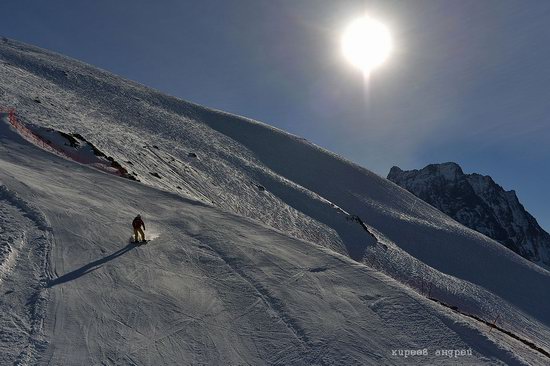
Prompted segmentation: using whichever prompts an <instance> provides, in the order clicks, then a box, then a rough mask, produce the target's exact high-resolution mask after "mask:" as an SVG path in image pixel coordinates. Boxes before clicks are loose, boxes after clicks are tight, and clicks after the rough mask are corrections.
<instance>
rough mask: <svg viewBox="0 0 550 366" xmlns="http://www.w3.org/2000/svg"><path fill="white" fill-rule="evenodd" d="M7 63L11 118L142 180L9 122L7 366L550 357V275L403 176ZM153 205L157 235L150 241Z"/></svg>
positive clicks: (5, 138) (103, 75) (11, 51)
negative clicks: (139, 242)
mask: <svg viewBox="0 0 550 366" xmlns="http://www.w3.org/2000/svg"><path fill="white" fill-rule="evenodd" d="M0 60H1V61H0V106H2V107H4V108H15V111H16V114H15V116H16V119H17V120H18V121H19V122H20V123H21V124H22V125H24V126H30V125H31V124H32V125H33V126H40V127H44V128H51V129H54V130H56V131H61V132H63V133H64V134H75V133H77V134H79V135H80V136H82V137H83V138H84V139H85V140H86V141H89V142H90V143H91V144H93V146H95V147H96V148H97V149H98V150H100V151H102V152H103V153H104V154H105V155H106V156H109V157H112V158H113V160H114V161H117V162H119V163H120V164H122V166H123V168H124V169H126V170H127V171H128V172H129V173H130V174H131V175H132V176H133V177H136V178H137V179H139V180H140V182H136V181H132V180H129V179H125V178H121V177H118V176H116V175H114V174H108V173H105V172H102V171H99V170H96V169H94V168H91V167H90V166H87V165H84V164H79V163H75V162H72V161H69V160H67V159H66V158H63V157H60V156H57V155H56V153H55V151H53V152H48V151H45V150H44V149H42V148H39V147H37V146H35V145H34V144H32V143H31V142H29V141H28V140H29V139H28V137H27V140H25V139H23V137H21V136H20V135H19V134H18V133H17V132H16V131H15V129H14V128H13V127H12V125H13V124H10V119H9V116H8V114H6V113H4V114H3V115H2V128H1V130H0V132H1V135H0V136H1V137H0V138H1V145H0V181H1V184H2V190H1V191H0V203H1V206H0V207H1V208H2V210H0V214H1V215H2V216H1V220H2V227H6V228H7V229H4V232H5V233H6V234H5V235H4V234H3V235H2V241H1V242H0V245H1V247H2V248H4V249H2V252H1V253H4V252H5V253H7V254H6V255H4V254H2V257H0V259H1V260H3V262H2V264H0V266H1V268H2V281H3V282H1V283H0V286H1V288H0V290H1V291H2V293H3V294H5V295H3V296H2V300H1V301H2V302H1V304H0V306H1V310H2V313H3V314H6V315H5V316H3V317H2V323H1V328H0V329H1V330H0V331H1V332H2V333H1V334H2V337H0V342H1V343H0V347H1V351H2V352H1V354H2V357H4V358H3V360H0V361H1V362H0V363H6V362H13V360H15V359H17V360H19V362H20V363H21V364H32V363H35V362H41V363H50V364H94V363H105V364H201V363H210V364H228V363H234V364H239V363H241V364H346V365H348V364H404V363H411V362H413V363H426V362H430V363H438V364H445V363H448V364H455V363H456V362H457V360H456V359H454V358H452V359H450V358H446V357H441V356H438V355H436V354H435V352H436V350H437V349H469V348H471V349H472V350H473V354H472V356H464V357H462V358H461V359H460V362H461V363H465V364H468V363H470V364H480V363H484V362H488V363H496V362H498V360H500V362H504V363H508V364H521V363H523V362H527V363H531V364H544V363H545V362H547V361H548V359H549V358H548V356H546V355H545V352H547V351H545V350H548V349H550V328H549V326H550V314H549V313H548V311H547V309H548V306H549V300H550V294H549V293H548V291H547V289H548V288H549V285H550V273H549V272H547V271H545V270H542V269H540V268H539V267H538V266H535V265H533V264H532V263H530V262H528V261H526V260H525V259H523V258H521V257H520V256H518V255H516V254H514V253H512V252H511V251H508V250H507V249H505V248H503V247H502V246H501V245H500V244H498V243H496V242H494V241H492V240H490V239H488V238H487V237H485V236H483V235H481V234H479V233H477V232H474V231H472V230H470V229H467V228H466V227H464V226H462V225H460V224H458V223H457V222H455V221H454V220H452V219H450V218H449V217H448V216H446V215H444V214H442V213H441V212H440V211H438V210H436V209H434V208H433V207H432V206H430V205H428V204H426V203H424V202H423V201H421V200H419V199H418V198H416V197H415V196H413V195H412V194H410V193H409V192H407V191H405V190H403V189H401V188H400V187H398V186H396V185H395V184H393V183H391V182H389V181H387V180H385V179H383V178H381V177H379V176H377V175H375V174H373V173H371V172H369V171H368V170H366V169H364V168H361V167H359V166H357V165H354V164H352V163H350V162H348V161H346V160H344V159H341V158H339V157H338V156H336V155H334V154H331V153H329V152H327V151H325V150H323V149H320V148H319V147H317V146H315V145H313V144H310V143H308V142H307V141H305V140H303V139H301V138H299V137H296V136H292V135H289V134H286V133H284V132H282V131H279V130H276V129H273V128H271V127H269V126H266V125H264V124H261V123H258V122H255V121H251V120H248V119H245V118H241V117H236V116H233V115H229V114H226V113H223V112H218V111H213V110H209V109H206V108H203V107H200V106H197V105H193V104H191V103H187V102H184V101H181V100H178V99H176V98H172V97H169V96H166V95H163V94H161V93H159V92H156V91H154V90H151V89H148V88H145V87H143V86H141V85H138V84H136V83H133V82H130V81H127V80H123V79H120V78H118V77H116V76H114V75H112V74H109V73H107V72H104V71H101V70H98V69H95V68H93V67H91V66H88V65H85V64H82V63H79V62H76V61H73V60H70V59H67V58H64V57H62V56H59V55H56V54H53V53H49V52H46V51H43V50H40V49H37V48H34V47H31V46H27V45H22V44H19V43H15V42H13V41H7V42H6V41H4V42H0ZM138 212H139V213H141V214H142V215H143V216H144V217H145V221H146V224H147V225H148V231H147V232H146V233H147V234H148V235H149V236H150V237H155V239H154V240H153V241H152V242H151V243H150V245H147V246H144V247H139V248H135V247H132V246H127V243H128V237H129V235H130V230H129V227H128V226H129V222H130V221H131V219H132V218H133V216H134V215H135V214H136V213H138ZM371 233H372V234H374V237H373V236H372V235H371ZM4 258H6V259H4ZM427 297H431V298H435V299H437V300H439V301H441V302H444V303H446V304H448V305H449V306H454V307H457V308H458V310H459V311H462V312H465V313H469V314H472V315H475V316H476V317H478V318H480V319H483V320H485V321H488V322H494V323H495V324H496V325H497V326H498V327H500V328H501V329H502V330H506V331H508V332H511V333H513V334H515V336H516V337H519V338H521V339H523V342H522V341H518V340H517V339H516V338H513V337H511V336H510V335H507V334H505V333H504V332H502V331H498V330H496V329H492V330H491V328H490V327H488V326H487V325H486V324H484V323H482V322H480V321H478V320H474V319H472V318H470V317H466V316H463V315H459V314H458V313H457V312H456V311H453V310H451V309H449V308H447V307H445V306H441V305H439V304H437V303H436V302H434V301H432V300H429V299H428V298H427ZM535 299H537V301H535ZM528 344H530V346H529V345H528ZM537 347H539V348H540V350H536V349H535V348H537ZM423 348H426V349H428V355H426V356H424V355H422V356H415V357H407V358H404V357H403V356H399V354H397V355H394V354H392V351H393V350H405V349H407V350H412V349H415V350H416V349H423Z"/></svg>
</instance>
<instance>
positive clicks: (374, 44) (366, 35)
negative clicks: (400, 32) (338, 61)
mask: <svg viewBox="0 0 550 366" xmlns="http://www.w3.org/2000/svg"><path fill="white" fill-rule="evenodd" d="M392 48H393V42H392V39H391V35H390V32H389V31H388V28H386V26H385V25H384V24H382V23H380V22H379V21H377V20H375V19H372V18H370V17H367V16H366V17H363V18H359V19H356V20H354V21H353V22H352V23H351V24H350V25H349V26H348V27H347V28H346V30H345V31H344V35H343V37H342V51H343V53H344V56H345V57H346V58H347V59H348V61H350V62H351V63H352V64H353V65H354V66H356V67H358V68H359V69H361V70H362V71H363V73H364V74H365V75H368V74H370V72H371V70H372V69H374V68H376V67H377V66H380V65H381V64H382V63H383V62H384V61H385V60H386V59H387V58H388V56H389V55H390V53H391V51H392Z"/></svg>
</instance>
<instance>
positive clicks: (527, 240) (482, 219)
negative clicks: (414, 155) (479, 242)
mask: <svg viewBox="0 0 550 366" xmlns="http://www.w3.org/2000/svg"><path fill="white" fill-rule="evenodd" d="M388 179H389V180H391V181H392V182H394V183H396V184H398V185H399V186H401V187H403V188H405V189H407V190H408V191H409V192H411V193H413V194H414V195H416V196H417V197H419V198H421V199H423V200H424V201H426V202H428V203H429V204H430V205H432V206H434V207H436V208H438V209H439V210H441V211H443V212H444V213H446V214H447V215H449V216H451V217H452V218H454V219H455V220H457V221H458V222H460V223H461V224H463V225H465V226H467V227H469V228H471V229H474V230H476V231H479V232H480V233H482V234H484V235H487V236H488V237H490V238H492V239H495V240H496V241H498V242H500V243H502V244H504V245H505V246H506V247H508V248H509V249H511V250H513V251H514V252H516V253H518V254H519V255H521V256H522V257H524V258H526V259H528V260H530V261H532V262H534V263H537V264H539V265H540V266H542V267H544V268H546V269H549V268H550V234H548V233H547V232H546V231H544V230H543V229H542V228H541V227H540V226H539V224H538V223H537V220H536V219H535V218H534V217H533V216H532V215H530V214H529V212H527V211H526V210H525V208H524V207H523V205H522V204H521V203H520V202H519V200H518V197H517V196H516V193H515V192H514V191H505V190H504V189H503V188H502V187H501V186H499V185H498V184H496V183H495V182H494V181H493V179H492V178H491V177H489V176H483V175H480V174H475V173H474V174H464V172H463V171H462V169H461V168H460V166H459V165H458V164H456V163H445V164H430V165H428V166H426V167H425V168H423V169H420V170H410V171H403V170H401V169H399V168H398V167H393V168H392V169H391V171H390V173H389V174H388Z"/></svg>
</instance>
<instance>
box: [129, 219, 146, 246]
mask: <svg viewBox="0 0 550 366" xmlns="http://www.w3.org/2000/svg"><path fill="white" fill-rule="evenodd" d="M132 226H133V227H134V237H135V243H137V242H139V240H138V234H139V235H141V242H142V243H145V242H146V240H145V234H144V233H143V230H145V224H144V223H143V220H142V219H141V215H137V216H136V218H135V219H134V221H132ZM142 226H143V230H141V227H142Z"/></svg>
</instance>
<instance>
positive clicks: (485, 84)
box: [0, 0, 550, 229]
mask: <svg viewBox="0 0 550 366" xmlns="http://www.w3.org/2000/svg"><path fill="white" fill-rule="evenodd" d="M365 11H368V12H369V14H370V15H371V16H373V17H375V18H378V19H379V20H380V21H382V22H384V23H385V24H386V25H387V26H388V28H389V29H390V31H391V32H392V34H393V38H394V44H395V45H394V53H393V55H392V56H391V57H390V59H389V61H388V62H387V63H386V64H385V65H383V66H382V67H381V68H380V69H378V70H376V71H375V72H374V73H373V75H372V76H371V78H370V80H369V82H368V83H367V84H366V83H365V81H364V80H363V78H362V74H361V72H360V71H359V70H356V69H354V68H353V67H351V66H350V65H349V63H348V62H346V61H345V60H344V59H343V57H342V55H341V52H340V44H339V42H340V36H341V34H342V31H343V30H344V28H345V26H346V24H347V23H348V22H349V21H351V20H353V19H354V18H356V17H358V16H360V15H362V14H364V13H365ZM0 13H1V14H2V21H1V22H0V35H2V36H6V37H8V38H13V39H16V40H20V41H23V42H27V43H31V44H34V45H37V46H39V47H44V48H47V49H50V50H53V51H56V52H59V53H62V54H65V55H68V56H71V57H74V58H76V59H79V60H82V61H85V62H88V63H90V64H93V65H96V66H99V67H101V68H104V69H107V70H109V71H112V72H114V73H116V74H118V75H121V76H124V77H126V78H129V79H132V80H135V81H138V82H141V83H143V84H145V85H148V86H151V87H154V88H156V89H159V90H161V91H164V92H166V93H169V94H172V95H175V96H178V97H181V98H183V99H186V100H190V101H193V102H196V103H199V104H203V105H205V106H209V107H213V108H217V109H221V110H225V111H229V112H233V113H236V114H240V115H244V116H247V117H251V118H254V119H257V120H260V121H263V122H266V123H268V124H271V125H273V126H276V127H279V128H282V129H284V130H286V131H289V132H291V133H295V134H298V135H300V136H303V137H305V138H307V139H309V140H310V141H312V142H314V143H316V144H318V145H321V146H323V147H325V148H327V149H329V150H332V151H335V152H337V153H339V154H341V155H343V156H345V157H347V158H349V159H350V160H353V161H355V162H357V163H359V164H361V165H363V166H365V167H367V168H369V169H370V170H373V171H375V172H376V173H378V174H380V175H383V176H385V175H386V174H387V172H388V171H389V169H390V168H391V166H392V165H398V166H400V167H401V168H403V169H412V168H421V167H423V166H425V165H427V164H429V163H436V162H446V161H455V162H457V163H459V164H460V165H461V166H462V167H463V169H464V170H465V172H467V173H470V172H478V173H481V174H488V175H491V176H492V177H493V178H494V179H495V180H496V181H497V182H498V183H500V184H501V185H503V186H504V188H505V189H515V190H516V191H517V193H518V195H519V197H520V200H521V201H522V202H523V203H524V204H525V206H526V208H527V209H528V210H529V211H531V213H533V214H534V215H535V216H536V217H537V219H538V220H539V222H540V223H541V225H543V226H544V227H545V228H546V229H550V207H549V204H550V189H549V185H548V182H549V181H550V162H549V157H550V143H549V140H550V21H549V19H550V1H548V0H541V1H536V0H516V1H511V0H484V1H479V0H460V1H456V0H401V1H391V0H384V1H345V0H339V1H334V0H225V1H224V0H219V1H216V0H212V1H208V0H193V1H185V0H163V1H145V0H117V1H112V0H94V1H74V0H48V1H44V0H33V1H31V0H2V1H1V2H0Z"/></svg>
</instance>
